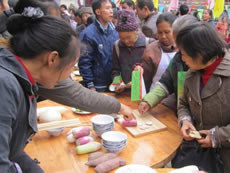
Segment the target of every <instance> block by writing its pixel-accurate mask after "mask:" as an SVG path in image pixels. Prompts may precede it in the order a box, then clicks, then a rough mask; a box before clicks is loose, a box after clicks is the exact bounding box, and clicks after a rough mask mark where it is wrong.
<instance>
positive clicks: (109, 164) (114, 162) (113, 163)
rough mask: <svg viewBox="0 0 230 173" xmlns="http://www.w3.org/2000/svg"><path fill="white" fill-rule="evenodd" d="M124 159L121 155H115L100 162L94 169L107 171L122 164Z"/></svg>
mask: <svg viewBox="0 0 230 173" xmlns="http://www.w3.org/2000/svg"><path fill="white" fill-rule="evenodd" d="M125 164H126V161H125V160H124V159H122V158H121V157H115V158H113V159H110V160H107V161H105V162H103V163H100V164H99V165H97V166H96V168H95V171H96V172H97V173H106V172H109V171H111V170H113V169H115V168H117V167H119V166H124V165H125Z"/></svg>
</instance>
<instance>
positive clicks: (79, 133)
mask: <svg viewBox="0 0 230 173" xmlns="http://www.w3.org/2000/svg"><path fill="white" fill-rule="evenodd" d="M72 134H73V136H74V137H75V138H80V137H83V136H89V134H90V128H89V127H86V126H82V127H76V128H73V129H72Z"/></svg>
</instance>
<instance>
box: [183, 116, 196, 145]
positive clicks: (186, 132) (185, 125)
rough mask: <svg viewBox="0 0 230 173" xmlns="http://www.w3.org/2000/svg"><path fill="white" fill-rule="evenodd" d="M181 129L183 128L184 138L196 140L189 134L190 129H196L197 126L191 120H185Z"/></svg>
mask: <svg viewBox="0 0 230 173" xmlns="http://www.w3.org/2000/svg"><path fill="white" fill-rule="evenodd" d="M180 130H181V133H182V136H183V138H184V139H185V140H186V141H191V140H194V138H192V137H190V136H189V131H190V130H196V128H195V127H194V126H193V124H192V123H191V122H190V121H187V120H184V121H183V124H182V127H181V129H180Z"/></svg>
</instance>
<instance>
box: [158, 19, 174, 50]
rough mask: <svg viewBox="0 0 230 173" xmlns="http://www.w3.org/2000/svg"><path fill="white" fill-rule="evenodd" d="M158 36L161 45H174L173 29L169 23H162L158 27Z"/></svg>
mask: <svg viewBox="0 0 230 173" xmlns="http://www.w3.org/2000/svg"><path fill="white" fill-rule="evenodd" d="M157 35H158V39H159V41H160V43H161V44H162V45H164V46H170V45H172V44H174V38H173V29H172V26H171V25H170V24H169V23H168V22H165V21H163V22H161V23H159V24H158V25H157Z"/></svg>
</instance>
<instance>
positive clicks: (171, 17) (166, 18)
mask: <svg viewBox="0 0 230 173" xmlns="http://www.w3.org/2000/svg"><path fill="white" fill-rule="evenodd" d="M176 18H177V16H176V15H175V14H172V13H169V12H167V13H162V14H160V15H159V16H158V18H157V21H156V25H159V24H160V23H162V22H167V23H169V24H170V25H171V26H172V24H173V22H174V21H175V20H176Z"/></svg>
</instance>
